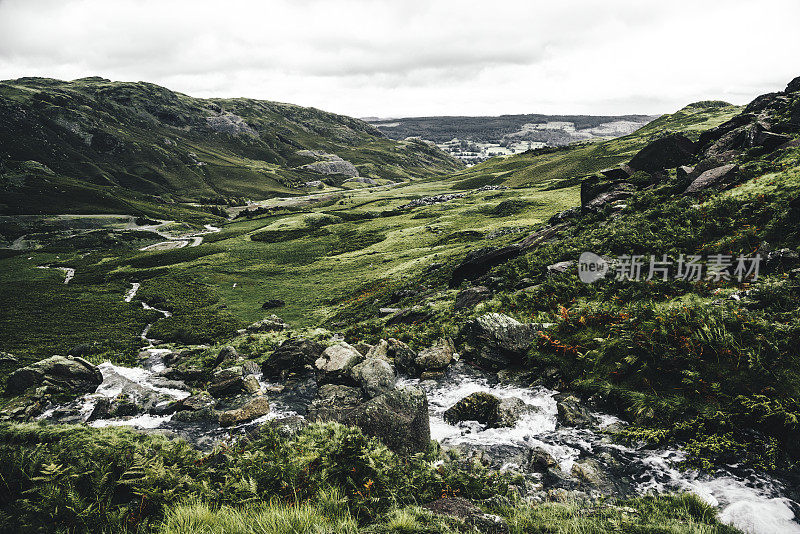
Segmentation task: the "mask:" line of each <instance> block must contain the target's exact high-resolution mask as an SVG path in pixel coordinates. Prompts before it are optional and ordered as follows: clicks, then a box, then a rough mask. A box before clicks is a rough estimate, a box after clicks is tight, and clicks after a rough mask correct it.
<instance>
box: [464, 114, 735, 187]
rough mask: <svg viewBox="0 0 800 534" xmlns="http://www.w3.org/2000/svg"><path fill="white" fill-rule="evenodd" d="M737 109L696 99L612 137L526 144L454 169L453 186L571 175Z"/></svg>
mask: <svg viewBox="0 0 800 534" xmlns="http://www.w3.org/2000/svg"><path fill="white" fill-rule="evenodd" d="M740 111H741V108H740V107H737V106H733V105H730V104H727V103H725V102H717V101H705V102H697V103H695V104H690V105H688V106H686V107H685V108H683V109H681V110H680V111H677V112H675V113H673V114H671V115H664V116H662V117H660V118H658V119H656V120H654V121H653V122H651V123H649V124H648V125H647V126H645V127H643V128H641V129H639V130H637V131H636V132H634V133H632V134H630V135H627V136H625V137H620V138H618V139H611V140H608V141H601V142H593V143H582V144H579V145H570V146H567V147H559V148H544V149H539V150H530V151H528V152H525V153H522V154H518V155H513V156H509V157H497V158H492V159H490V160H489V161H487V162H485V163H481V164H479V165H476V166H474V167H471V168H469V169H468V170H466V171H463V172H460V173H456V174H455V175H454V176H453V179H454V180H456V181H457V183H456V185H455V187H456V188H462V187H463V188H469V187H475V186H480V185H485V184H501V183H502V184H505V185H509V186H512V187H516V186H523V185H529V184H534V183H537V184H539V183H545V182H553V183H556V182H558V181H561V180H569V179H577V178H580V177H583V176H587V175H590V174H593V173H595V172H598V171H600V170H603V169H607V168H609V167H615V166H616V165H618V164H619V163H622V162H624V161H627V160H629V159H630V158H631V157H632V156H633V155H634V154H635V153H636V152H638V151H639V150H641V149H642V148H644V146H645V145H647V143H649V142H650V141H652V140H653V139H655V138H657V137H662V136H664V135H667V134H669V133H683V134H685V135H686V136H687V137H690V138H694V139H696V138H697V137H698V136H699V135H700V132H702V131H704V130H707V129H709V128H713V127H714V126H717V125H718V124H721V123H723V122H725V121H727V120H728V119H730V118H731V117H733V116H734V115H736V114H737V113H739V112H740ZM575 183H577V180H576V181H575Z"/></svg>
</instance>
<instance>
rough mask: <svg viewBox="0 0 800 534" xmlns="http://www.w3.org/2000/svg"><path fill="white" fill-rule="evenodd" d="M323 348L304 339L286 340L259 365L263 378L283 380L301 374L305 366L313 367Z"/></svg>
mask: <svg viewBox="0 0 800 534" xmlns="http://www.w3.org/2000/svg"><path fill="white" fill-rule="evenodd" d="M324 350H325V346H324V345H322V344H321V343H317V342H316V341H311V340H309V339H305V338H299V337H297V338H291V339H287V340H286V341H284V342H283V343H281V344H280V346H279V347H278V348H277V349H275V350H274V351H273V352H272V354H270V355H269V357H268V358H267V359H266V360H265V361H264V363H262V364H261V371H262V372H263V373H264V376H268V377H271V378H285V377H286V376H287V375H290V374H293V373H294V374H298V373H302V372H303V371H304V369H305V367H306V366H307V365H313V364H314V362H316V361H317V359H318V358H319V357H320V356H321V355H322V352H323V351H324Z"/></svg>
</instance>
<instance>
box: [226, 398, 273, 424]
mask: <svg viewBox="0 0 800 534" xmlns="http://www.w3.org/2000/svg"><path fill="white" fill-rule="evenodd" d="M268 413H269V401H268V400H267V399H266V398H265V397H254V398H253V399H250V400H249V401H247V402H246V403H245V404H244V405H242V406H241V407H239V408H236V409H234V410H228V411H226V412H222V413H220V414H219V424H220V426H234V425H240V424H242V423H246V422H248V421H252V420H253V419H257V418H258V417H261V416H262V415H267V414H268Z"/></svg>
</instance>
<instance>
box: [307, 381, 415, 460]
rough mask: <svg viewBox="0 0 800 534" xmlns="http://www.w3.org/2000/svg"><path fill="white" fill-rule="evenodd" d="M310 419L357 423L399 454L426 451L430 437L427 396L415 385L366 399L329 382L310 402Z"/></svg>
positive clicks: (364, 430) (365, 431)
mask: <svg viewBox="0 0 800 534" xmlns="http://www.w3.org/2000/svg"><path fill="white" fill-rule="evenodd" d="M308 419H310V420H311V421H335V422H338V423H342V424H345V425H350V426H357V427H359V428H360V429H361V430H362V431H363V432H364V433H365V434H366V435H368V436H374V437H376V438H378V439H380V440H381V441H382V442H383V443H384V444H385V445H386V446H387V447H389V448H390V449H392V450H393V451H395V452H397V453H400V454H414V453H417V452H424V451H425V450H427V448H428V444H429V442H430V437H431V432H430V421H429V419H428V399H427V397H426V396H425V392H424V391H422V390H421V389H419V388H413V387H408V388H402V389H394V390H391V391H388V392H386V393H383V394H381V395H378V396H376V397H373V398H371V399H367V400H365V398H364V395H363V394H362V393H361V391H360V390H359V389H358V388H355V387H349V386H343V385H340V384H326V385H324V386H322V387H321V388H320V389H319V392H318V397H317V398H316V399H315V400H314V402H312V403H311V406H310V407H309V409H308Z"/></svg>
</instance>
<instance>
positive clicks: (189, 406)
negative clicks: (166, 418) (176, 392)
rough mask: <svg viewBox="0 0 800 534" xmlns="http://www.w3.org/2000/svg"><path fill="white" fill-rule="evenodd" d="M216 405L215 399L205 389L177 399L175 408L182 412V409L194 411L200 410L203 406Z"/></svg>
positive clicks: (212, 406)
mask: <svg viewBox="0 0 800 534" xmlns="http://www.w3.org/2000/svg"><path fill="white" fill-rule="evenodd" d="M216 405H217V401H216V399H214V397H212V396H211V395H210V394H209V393H208V392H207V391H201V392H200V393H197V394H195V395H191V396H189V397H186V398H185V399H183V400H180V401H178V402H177V403H176V406H175V410H176V411H178V412H182V411H184V410H188V411H190V412H196V411H198V410H202V409H203V408H209V407H210V408H214V407H215V406H216Z"/></svg>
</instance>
